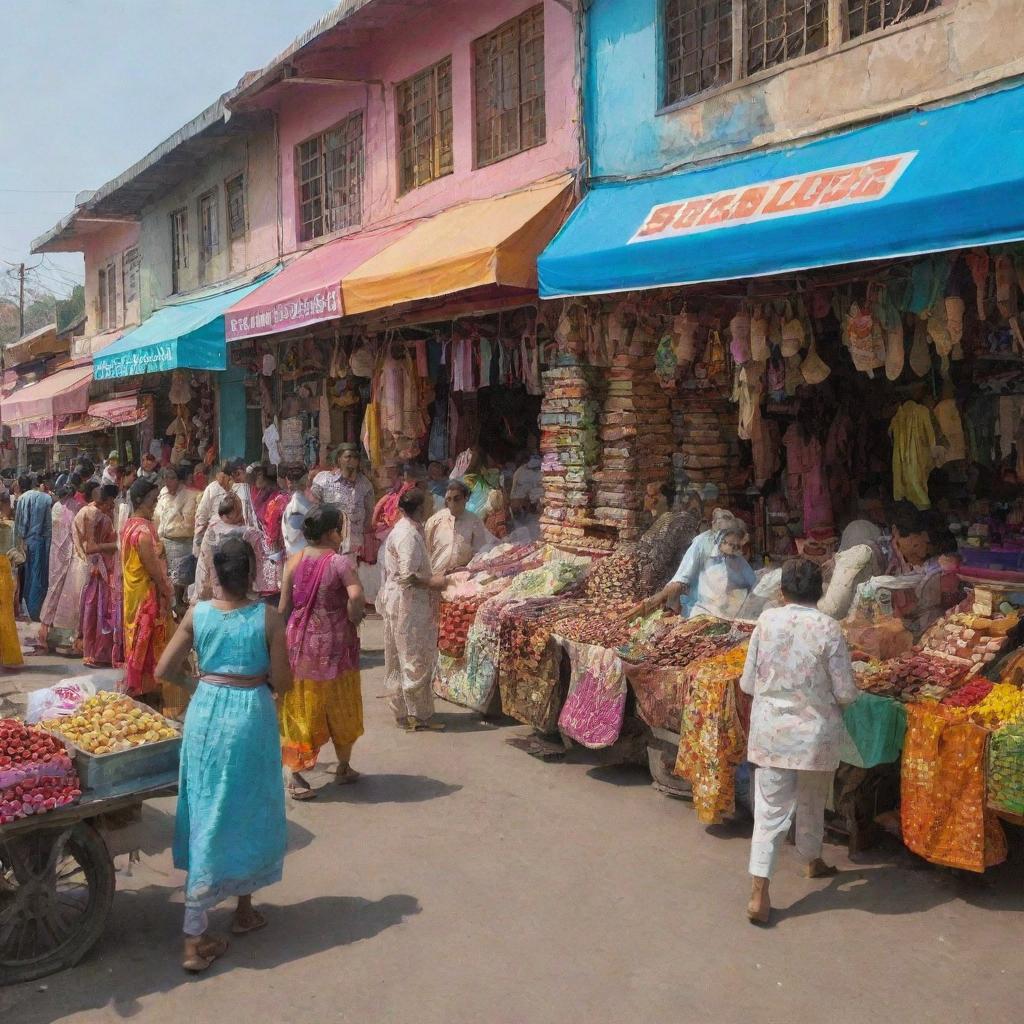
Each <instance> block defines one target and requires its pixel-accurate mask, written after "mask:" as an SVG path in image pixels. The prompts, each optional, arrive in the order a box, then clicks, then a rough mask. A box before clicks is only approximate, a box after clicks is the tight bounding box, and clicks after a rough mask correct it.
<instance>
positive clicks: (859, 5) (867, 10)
mask: <svg viewBox="0 0 1024 1024" xmlns="http://www.w3.org/2000/svg"><path fill="white" fill-rule="evenodd" d="M941 2H942V0H846V24H847V26H848V30H849V33H850V38H851V39H856V38H857V37H858V36H863V35H867V33H868V32H876V31H878V30H879V29H883V28H891V27H892V26H893V25H899V24H900V23H901V22H904V21H906V20H907V19H908V18H915V17H917V15H919V14H927V13H928V12H929V11H934V10H935V9H936V8H937V7H938V6H939V4H940V3H941Z"/></svg>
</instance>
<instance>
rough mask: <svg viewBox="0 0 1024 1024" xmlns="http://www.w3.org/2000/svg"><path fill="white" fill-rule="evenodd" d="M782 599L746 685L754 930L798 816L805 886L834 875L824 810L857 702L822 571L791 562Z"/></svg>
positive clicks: (752, 658) (762, 633)
mask: <svg viewBox="0 0 1024 1024" xmlns="http://www.w3.org/2000/svg"><path fill="white" fill-rule="evenodd" d="M782 596H783V598H784V600H785V602H786V603H785V604H784V605H783V607H781V608H770V609H767V610H766V611H764V612H762V613H761V617H760V619H759V620H758V623H757V627H756V628H755V629H754V632H753V634H752V635H751V637H750V646H749V648H748V649H747V661H746V665H745V667H744V669H743V677H742V679H741V680H740V687H741V689H742V690H743V692H744V693H748V694H750V695H751V696H752V697H753V698H754V703H753V708H752V709H751V713H750V736H749V739H748V745H747V758H748V760H750V761H752V762H753V763H754V764H755V765H757V772H756V775H755V779H754V833H753V836H752V838H751V843H750V874H751V876H752V877H753V892H752V894H751V898H750V904H749V905H748V907H747V916H748V917H749V918H750V920H751V921H753V922H755V923H757V924H764V923H766V922H767V920H768V915H769V911H770V909H771V903H770V900H769V896H768V880H769V879H770V878H771V876H772V872H773V870H774V867H775V860H776V857H777V856H778V852H779V848H780V847H781V845H782V842H783V840H784V839H785V836H786V833H787V832H788V831H789V826H790V823H791V822H792V821H793V818H794V816H795V818H796V848H797V851H798V853H799V854H800V856H801V858H802V859H803V860H804V861H805V862H806V865H807V867H806V872H807V875H808V877H811V878H815V877H820V876H822V875H825V874H832V873H834V871H835V869H834V868H830V867H829V866H828V865H826V864H825V863H824V861H822V859H821V844H822V839H823V837H824V833H825V802H826V800H827V798H828V790H829V786H830V785H831V783H832V776H833V775H834V773H835V770H836V768H838V767H839V748H840V744H841V742H842V738H843V734H844V731H845V726H844V725H843V708H845V707H846V706H847V705H849V704H852V703H853V702H854V701H855V700H856V699H857V696H858V690H857V687H856V685H855V684H854V681H853V667H852V665H851V663H850V652H849V650H848V649H847V646H846V640H845V638H844V637H843V632H842V629H841V628H840V626H839V623H838V622H836V620H835V619H833V618H830V617H829V616H828V615H825V614H823V613H822V612H819V611H818V610H817V608H816V607H815V605H816V604H817V602H818V600H819V598H820V597H821V570H820V569H819V568H818V567H817V566H816V565H815V564H814V563H813V562H810V561H808V560H807V559H803V558H795V559H792V560H791V561H789V562H787V563H786V564H785V566H784V567H783V570H782Z"/></svg>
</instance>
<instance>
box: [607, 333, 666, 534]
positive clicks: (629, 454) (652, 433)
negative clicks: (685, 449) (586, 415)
mask: <svg viewBox="0 0 1024 1024" xmlns="http://www.w3.org/2000/svg"><path fill="white" fill-rule="evenodd" d="M608 378H609V379H608V394H607V396H606V398H605V400H604V406H603V408H602V411H601V441H602V446H603V449H604V452H603V457H602V459H601V468H600V470H599V471H598V472H596V473H595V474H594V480H595V482H596V485H597V486H596V491H595V494H594V519H596V520H597V521H598V522H599V523H604V524H606V525H607V526H611V527H614V528H615V530H616V531H617V532H618V536H619V540H620V541H626V542H629V541H634V540H637V539H639V537H640V533H641V522H640V520H641V517H642V514H643V507H644V495H645V492H646V490H647V488H648V487H649V486H654V487H658V486H660V485H661V484H664V483H665V482H666V481H667V480H668V477H669V471H670V456H671V453H672V425H671V422H670V416H669V400H668V396H667V395H666V394H665V391H664V390H663V389H662V388H661V387H659V385H658V383H657V381H656V378H655V376H654V357H653V356H640V355H631V354H629V353H623V354H620V355H617V356H616V357H615V359H614V360H613V361H612V368H611V370H610V371H609V374H608Z"/></svg>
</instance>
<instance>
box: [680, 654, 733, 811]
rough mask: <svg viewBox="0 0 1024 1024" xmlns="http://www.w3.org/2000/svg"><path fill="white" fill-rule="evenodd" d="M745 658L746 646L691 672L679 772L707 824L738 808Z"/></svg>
mask: <svg viewBox="0 0 1024 1024" xmlns="http://www.w3.org/2000/svg"><path fill="white" fill-rule="evenodd" d="M746 654H747V650H746V645H745V644H744V645H742V646H740V647H737V648H734V649H733V650H731V651H727V652H726V653H725V654H719V655H716V656H715V657H714V658H708V659H707V660H706V661H701V662H697V663H695V664H694V665H692V666H690V667H689V668H688V669H687V675H688V676H689V678H688V681H687V684H688V692H689V699H688V700H687V702H686V704H685V706H684V708H683V716H682V720H681V723H680V728H679V753H678V756H677V757H676V767H675V773H676V775H679V776H682V777H683V778H684V779H687V780H688V781H689V782H690V785H691V786H692V787H693V807H694V810H695V811H696V812H697V819H698V820H699V821H700V822H702V823H703V824H705V825H711V824H715V823H716V822H720V821H721V820H722V817H723V816H724V815H726V814H732V813H733V812H734V811H735V809H736V781H735V776H736V768H737V766H738V765H740V764H741V763H742V762H743V761H744V759H745V758H746V752H747V735H746V731H745V730H744V728H743V722H742V718H741V714H740V704H739V699H740V697H739V678H740V675H741V674H742V672H743V663H744V659H745V658H746Z"/></svg>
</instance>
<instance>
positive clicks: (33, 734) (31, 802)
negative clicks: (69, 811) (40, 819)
mask: <svg viewBox="0 0 1024 1024" xmlns="http://www.w3.org/2000/svg"><path fill="white" fill-rule="evenodd" d="M81 795H82V791H81V789H80V788H79V784H78V776H77V774H76V773H75V771H74V768H73V767H72V765H71V758H70V757H69V756H68V754H67V751H66V750H65V749H64V747H63V745H62V744H61V743H59V742H58V741H57V740H55V739H53V738H52V737H50V736H47V735H46V733H45V732H43V731H42V730H41V729H37V728H35V727H34V726H31V725H23V724H22V723H21V722H19V721H16V720H15V719H13V718H5V719H0V825H7V824H9V823H10V822H12V821H17V820H18V819H19V818H27V817H29V816H30V815H33V814H45V813H46V812H47V811H52V810H55V809H56V808H58V807H64V806H65V805H66V804H70V803H74V801H75V800H77V799H78V798H79V797H80V796H81Z"/></svg>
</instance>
